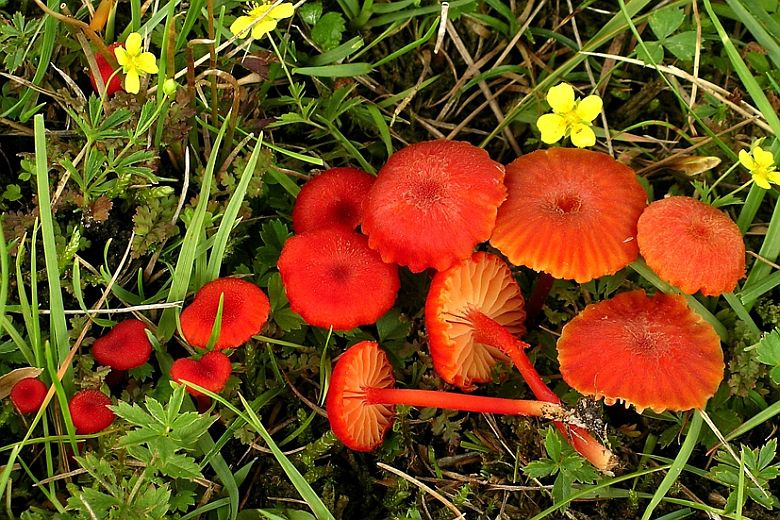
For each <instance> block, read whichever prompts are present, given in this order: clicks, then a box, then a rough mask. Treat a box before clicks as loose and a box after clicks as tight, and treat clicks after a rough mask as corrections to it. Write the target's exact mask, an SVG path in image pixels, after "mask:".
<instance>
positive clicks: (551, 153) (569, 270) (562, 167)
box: [490, 148, 647, 283]
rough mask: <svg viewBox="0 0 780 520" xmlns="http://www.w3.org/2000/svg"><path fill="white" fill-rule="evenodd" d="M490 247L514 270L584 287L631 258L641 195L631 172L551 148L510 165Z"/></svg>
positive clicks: (593, 156)
mask: <svg viewBox="0 0 780 520" xmlns="http://www.w3.org/2000/svg"><path fill="white" fill-rule="evenodd" d="M504 182H505V184H506V187H507V191H508V195H507V200H506V202H504V204H502V205H501V207H500V208H499V210H498V217H497V219H496V226H495V229H494V230H493V236H492V237H491V239H490V243H491V244H492V245H493V246H494V247H496V248H497V249H499V250H500V251H501V252H502V253H503V254H504V255H506V257H507V258H508V259H509V261H510V262H511V263H512V264H514V265H524V266H527V267H530V268H531V269H534V270H536V271H544V272H546V273H548V274H550V275H552V276H553V277H554V278H559V279H573V280H576V281H577V282H578V283H585V282H588V281H590V280H593V279H594V278H598V277H600V276H604V275H608V274H614V273H616V272H617V271H619V270H620V269H622V268H624V267H625V266H626V265H628V264H629V263H631V262H632V261H633V260H635V259H636V257H637V256H638V253H639V250H638V248H637V244H636V240H635V237H636V223H637V220H638V219H639V215H640V214H641V213H642V210H643V209H644V208H645V206H646V204H647V195H646V193H645V191H644V189H643V188H642V186H641V185H640V184H639V182H638V181H637V179H636V174H635V173H634V171H633V170H632V169H631V168H629V167H628V166H625V165H623V164H621V163H619V162H617V161H616V160H614V159H612V158H611V157H610V156H608V155H606V154H603V153H600V152H593V151H589V150H579V149H572V148H551V149H549V150H538V151H536V152H532V153H529V154H526V155H522V156H520V157H518V158H517V159H515V161H513V162H512V163H510V164H509V165H508V166H507V175H506V179H505V180H504Z"/></svg>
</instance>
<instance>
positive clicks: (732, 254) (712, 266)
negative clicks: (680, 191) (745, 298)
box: [637, 197, 745, 296]
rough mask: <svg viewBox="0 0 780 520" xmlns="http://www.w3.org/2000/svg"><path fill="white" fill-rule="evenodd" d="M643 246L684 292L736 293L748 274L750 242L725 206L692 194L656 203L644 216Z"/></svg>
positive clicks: (652, 262)
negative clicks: (700, 198)
mask: <svg viewBox="0 0 780 520" xmlns="http://www.w3.org/2000/svg"><path fill="white" fill-rule="evenodd" d="M637 242H638V243H639V251H640V253H642V257H643V258H644V259H645V261H646V262H647V265H648V266H649V267H650V268H651V269H652V270H653V271H655V272H656V273H657V274H658V276H660V277H661V278H662V279H663V280H665V281H667V282H669V283H671V284H672V285H674V286H676V287H678V288H679V289H680V290H681V291H682V292H684V293H687V294H693V293H695V292H696V291H701V293H702V294H703V295H705V296H718V295H720V294H723V293H725V292H731V291H733V290H734V288H735V287H736V286H737V282H738V281H739V279H740V278H742V277H743V276H744V275H745V243H744V242H743V240H742V233H740V231H739V228H738V227H737V225H736V224H735V223H734V222H733V221H732V220H731V219H730V218H729V217H728V215H726V214H725V213H723V212H722V211H720V210H718V209H715V208H713V207H712V206H710V205H709V204H705V203H703V202H700V201H698V200H695V199H692V198H691V197H669V198H666V199H661V200H657V201H655V202H653V203H652V204H650V205H649V206H648V207H647V209H645V211H644V212H643V213H642V216H641V217H639V226H638V232H637Z"/></svg>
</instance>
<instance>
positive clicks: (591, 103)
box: [574, 95, 604, 122]
mask: <svg viewBox="0 0 780 520" xmlns="http://www.w3.org/2000/svg"><path fill="white" fill-rule="evenodd" d="M603 106H604V102H603V101H601V98H600V97H598V96H596V95H592V96H588V97H586V98H585V99H583V100H582V101H580V102H579V103H577V108H575V109H574V112H575V113H576V114H577V116H578V117H579V118H580V119H581V120H582V121H588V122H590V121H593V120H594V119H596V117H598V115H599V114H600V113H601V108H602V107H603Z"/></svg>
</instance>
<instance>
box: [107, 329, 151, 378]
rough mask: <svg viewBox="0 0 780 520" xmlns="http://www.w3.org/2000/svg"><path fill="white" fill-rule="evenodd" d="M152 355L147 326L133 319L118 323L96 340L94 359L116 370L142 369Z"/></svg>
mask: <svg viewBox="0 0 780 520" xmlns="http://www.w3.org/2000/svg"><path fill="white" fill-rule="evenodd" d="M151 354H152V344H151V343H150V342H149V337H148V336H147V335H146V324H145V323H144V322H142V321H141V320H136V319H131V320H125V321H122V322H119V323H117V324H116V325H114V327H113V328H112V329H111V331H110V332H109V333H108V334H106V335H105V336H102V337H100V338H98V339H97V340H95V344H94V345H93V346H92V357H93V358H95V361H97V362H98V363H100V364H101V365H103V366H107V367H111V368H113V369H114V370H130V369H131V368H136V367H140V366H141V365H143V364H144V363H146V362H147V361H149V356H151Z"/></svg>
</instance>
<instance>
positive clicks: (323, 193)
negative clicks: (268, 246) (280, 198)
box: [292, 168, 374, 234]
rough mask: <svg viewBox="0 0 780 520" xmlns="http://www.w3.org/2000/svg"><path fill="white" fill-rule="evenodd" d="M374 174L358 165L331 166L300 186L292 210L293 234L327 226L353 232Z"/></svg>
mask: <svg viewBox="0 0 780 520" xmlns="http://www.w3.org/2000/svg"><path fill="white" fill-rule="evenodd" d="M373 184H374V176H373V175H370V174H368V173H366V172H364V171H363V170H358V169H357V168H331V169H330V170H327V171H325V172H322V173H321V174H319V175H317V176H316V177H313V178H312V179H311V180H309V181H308V182H307V183H306V184H304V185H303V187H302V188H301V192H300V193H299V194H298V197H297V198H296V199H295V206H293V211H292V221H293V230H294V231H295V233H296V234H300V233H305V232H307V231H316V230H318V229H326V228H329V227H343V228H345V229H348V230H350V231H353V230H354V229H355V228H356V227H358V226H359V225H360V223H361V222H362V221H363V205H364V203H365V201H366V197H367V195H368V190H369V189H371V186H372V185H373Z"/></svg>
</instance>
